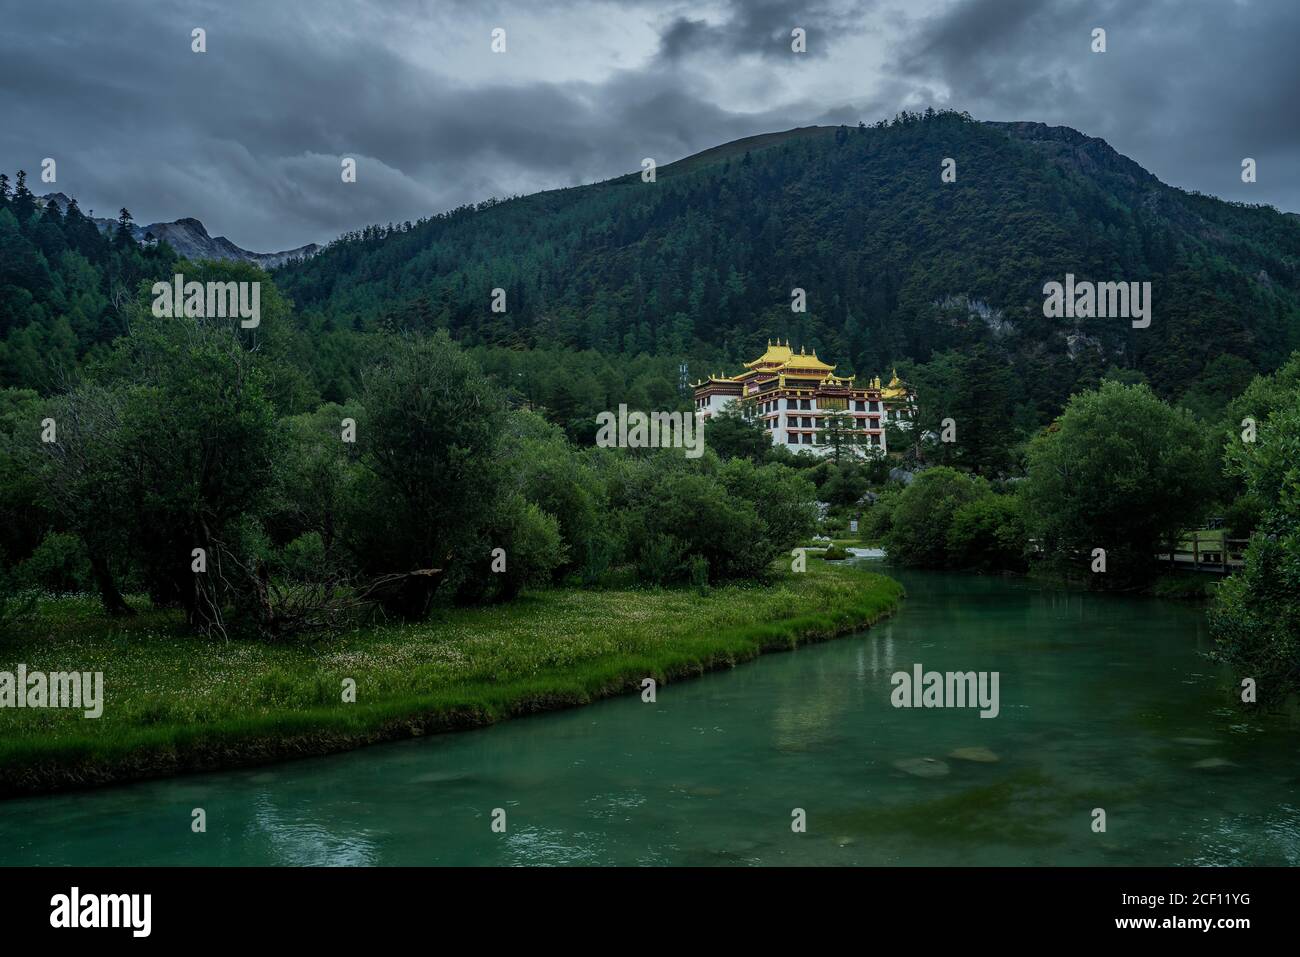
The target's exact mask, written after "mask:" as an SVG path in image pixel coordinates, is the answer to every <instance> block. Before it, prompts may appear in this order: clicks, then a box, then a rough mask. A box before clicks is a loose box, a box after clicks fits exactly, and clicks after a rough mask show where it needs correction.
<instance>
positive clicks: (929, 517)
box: [885, 466, 993, 568]
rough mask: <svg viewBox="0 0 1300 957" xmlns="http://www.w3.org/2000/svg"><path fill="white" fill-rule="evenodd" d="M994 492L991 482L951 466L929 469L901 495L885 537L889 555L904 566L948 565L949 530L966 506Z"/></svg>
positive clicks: (949, 559)
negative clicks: (990, 488) (991, 490)
mask: <svg viewBox="0 0 1300 957" xmlns="http://www.w3.org/2000/svg"><path fill="white" fill-rule="evenodd" d="M992 494H993V493H992V492H990V491H989V488H988V483H987V482H985V481H984V480H983V479H980V478H971V477H970V476H967V475H965V474H963V473H961V472H958V471H957V470H956V469H953V468H949V467H947V466H940V467H938V468H932V469H926V470H925V471H924V472H922V473H921V474H919V475H918V476H917V477H916V479H915V480H914V481H913V482H912V484H911V485H909V486H907V488H906V489H904V490H903V492H902V493H901V494H900V495H899V496H898V500H897V502H896V503H895V505H894V507H893V510H892V518H893V522H892V525H891V527H890V529H889V533H888V534H887V535H886V537H885V549H886V551H887V552H888V553H889V557H890V558H891V559H892V560H894V561H897V562H900V563H902V564H904V565H913V566H917V567H921V568H946V567H949V566H950V565H951V564H953V562H952V559H951V557H950V555H949V551H948V549H949V545H948V533H949V531H950V529H951V528H952V523H953V518H954V516H955V515H956V514H957V511H958V509H960V508H961V507H962V506H963V505H966V504H968V503H970V502H974V501H976V500H977V499H981V498H987V497H988V496H990V495H992Z"/></svg>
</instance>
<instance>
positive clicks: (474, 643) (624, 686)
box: [0, 562, 902, 796]
mask: <svg viewBox="0 0 1300 957" xmlns="http://www.w3.org/2000/svg"><path fill="white" fill-rule="evenodd" d="M901 596H902V589H901V587H900V586H899V585H898V584H897V583H896V582H894V581H893V580H892V579H888V578H885V577H883V576H880V575H873V574H871V573H868V572H865V571H862V570H860V569H858V568H853V567H835V566H830V565H826V564H825V563H822V562H811V563H809V566H808V571H807V572H806V573H805V574H801V575H794V574H787V575H785V576H784V577H782V578H780V579H779V580H778V581H777V582H776V583H775V584H773V585H771V586H767V587H762V586H752V587H742V586H728V587H723V588H716V589H713V590H712V591H710V592H709V593H708V594H706V595H700V594H698V593H697V592H694V591H689V590H644V591H642V590H610V591H582V590H577V589H554V590H548V591H541V592H536V593H530V594H527V595H525V596H524V597H522V598H521V599H519V600H517V601H515V602H512V603H510V604H507V605H501V606H496V607H489V608H474V609H458V610H449V611H444V612H441V613H438V614H436V615H435V617H434V618H432V619H431V620H429V621H427V622H423V623H420V624H418V625H409V624H408V625H397V624H393V625H384V626H381V627H370V628H366V629H358V630H355V631H352V632H350V633H347V634H345V635H342V636H339V637H336V638H331V639H329V640H326V641H321V642H318V643H316V644H314V645H311V646H306V645H295V646H269V645H265V644H261V643H257V642H240V641H230V642H223V641H219V640H207V639H202V638H198V637H195V636H193V635H190V634H188V633H186V632H185V631H184V630H183V629H182V627H181V625H180V622H179V621H178V620H177V619H176V617H175V616H174V615H173V614H171V613H161V612H156V611H142V613H141V614H140V615H139V617H138V618H135V619H132V620H131V621H129V622H126V623H118V622H110V621H109V620H107V619H105V618H103V617H102V615H101V614H100V611H99V607H98V604H97V603H96V602H95V601H93V600H91V599H88V598H87V599H82V598H69V599H62V600H58V601H47V602H43V603H42V604H41V606H40V608H39V612H38V616H37V618H36V620H35V621H34V622H32V623H30V624H29V625H27V626H26V627H24V629H23V634H22V635H20V636H18V637H17V638H16V639H11V640H9V641H8V642H7V643H5V644H4V645H3V646H0V671H14V670H15V668H16V665H17V664H18V663H20V662H21V663H24V664H26V666H27V668H28V671H29V672H32V671H43V672H58V671H81V672H85V671H91V672H94V671H102V672H103V673H104V711H103V715H102V717H100V718H97V719H87V718H84V717H83V716H82V713H81V712H80V711H71V710H60V709H38V710H32V709H22V710H13V709H8V708H6V709H3V710H0V796H12V795H15V794H30V793H40V792H47V791H54V790H61V789H66V788H75V787H84V786H90V785H96V784H105V783H111V782H117V781H125V780H132V779H139V778H146V777H157V776H162V775H168V774H176V773H181V772H185V771H196V770H208V769H214V768H221V767H233V766H239V765H247V764H258V763H263V762H267V761H275V760H282V759H286V758H292V757H299V756H304V755H310V754H324V753H328V752H332V751H341V750H346V749H349V748H354V747H359V746H361V745H365V744H370V743H373V742H377V741H387V740H393V739H396V738H403V737H410V736H414V735H421V734H426V733H433V732H438V731H447V730H455V729H462V728H471V727H476V726H480V725H484V724H488V723H491V722H494V721H498V720H501V719H504V718H509V717H514V716H518V715H523V714H529V713H533V712H538V711H546V710H551V709H555V708H563V707H570V706H574V705H579V704H585V703H587V702H590V701H594V700H596V699H598V698H602V697H608V696H610V695H614V694H620V693H625V692H630V691H634V690H637V689H639V686H640V682H641V679H642V678H644V677H647V676H653V677H655V678H656V679H657V680H658V681H659V682H660V683H661V684H663V683H668V682H671V681H674V680H677V679H681V678H685V677H690V676H692V675H697V674H701V673H703V672H704V671H708V670H711V669H715V668H723V667H729V666H732V665H735V664H737V663H739V662H742V661H746V660H748V659H750V658H753V657H755V656H756V655H759V654H761V653H763V652H765V651H773V650H781V649H788V648H793V647H795V646H796V645H799V644H803V643H806V642H810V641H816V640H820V639H825V638H830V637H833V636H835V635H838V634H842V633H844V632H847V631H850V630H853V629H855V628H859V627H862V626H864V625H868V624H870V623H872V622H874V621H876V620H877V619H879V618H880V617H882V616H884V615H886V614H888V613H890V612H891V611H892V610H893V609H894V608H895V606H896V605H897V603H898V601H899V599H900V598H901ZM347 678H351V679H353V680H354V681H355V682H356V703H354V704H346V703H344V702H343V701H342V697H343V696H342V686H343V681H344V679H347Z"/></svg>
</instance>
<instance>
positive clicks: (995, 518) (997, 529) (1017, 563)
mask: <svg viewBox="0 0 1300 957" xmlns="http://www.w3.org/2000/svg"><path fill="white" fill-rule="evenodd" d="M1027 546H1028V534H1027V533H1026V531H1025V523H1024V520H1023V519H1022V518H1021V515H1020V507H1019V503H1018V502H1017V501H1016V499H1015V498H1013V497H1012V496H1010V495H987V496H983V497H981V498H977V499H975V500H974V501H971V502H967V503H966V504H965V505H962V506H960V507H959V508H958V509H957V510H956V511H955V512H954V513H953V516H952V525H951V526H950V527H949V529H948V560H949V562H950V563H951V564H952V565H953V566H954V567H957V568H976V569H980V570H982V571H1001V570H1007V571H1023V570H1024V568H1025V566H1026V562H1025V552H1026V548H1027Z"/></svg>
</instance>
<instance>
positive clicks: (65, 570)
mask: <svg viewBox="0 0 1300 957" xmlns="http://www.w3.org/2000/svg"><path fill="white" fill-rule="evenodd" d="M16 575H17V578H18V580H19V581H21V582H22V583H24V584H26V585H28V586H31V587H33V588H40V589H43V590H45V591H50V592H55V593H57V594H66V593H69V592H84V591H89V590H91V588H92V587H93V582H92V580H91V576H90V561H89V560H88V559H87V558H86V549H85V547H84V546H83V545H82V544H81V540H80V539H79V538H77V537H76V536H75V535H69V534H67V533H66V532H50V533H49V534H48V535H46V536H45V538H44V539H42V540H41V543H40V544H39V545H37V546H36V550H35V551H34V552H32V554H31V555H30V556H28V558H27V560H26V561H24V562H23V563H22V564H21V565H20V566H19V567H18V569H17V572H16Z"/></svg>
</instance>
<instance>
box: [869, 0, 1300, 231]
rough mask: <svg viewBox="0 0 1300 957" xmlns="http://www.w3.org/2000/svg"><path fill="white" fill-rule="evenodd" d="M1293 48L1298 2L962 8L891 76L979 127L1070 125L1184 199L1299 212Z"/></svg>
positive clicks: (937, 20) (934, 25)
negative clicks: (1253, 167)
mask: <svg viewBox="0 0 1300 957" xmlns="http://www.w3.org/2000/svg"><path fill="white" fill-rule="evenodd" d="M1097 27H1100V28H1102V29H1104V30H1106V46H1107V50H1106V52H1105V53H1093V52H1092V51H1091V34H1092V30H1093V29H1094V28H1097ZM1297 36H1300V4H1294V3H1272V2H1265V0H1254V2H1251V0H1240V2H1232V3H1228V2H1225V3H1185V2H1182V0H1155V2H1148V3H1128V2H1119V0H1115V2H1110V3H1095V2H1082V0H1055V2H1052V0H1049V2H1030V0H966V2H961V3H956V4H953V5H950V6H947V7H945V8H943V9H942V10H941V11H940V12H938V13H937V14H935V15H934V16H932V17H929V18H926V19H924V20H923V21H921V22H920V23H919V24H918V26H917V29H916V30H915V32H914V33H913V34H912V35H911V36H910V37H909V38H908V39H907V40H906V42H905V43H904V44H903V45H902V46H901V48H900V49H899V51H898V52H897V54H896V57H895V59H894V62H893V63H892V64H891V66H892V68H893V69H894V70H895V71H897V73H898V74H899V75H902V76H907V77H923V78H925V80H926V82H928V83H931V84H934V83H936V82H937V83H939V84H941V85H942V88H943V89H944V90H945V91H946V92H945V94H944V95H943V97H942V102H944V103H945V104H947V105H952V106H954V107H956V108H959V109H965V110H969V111H970V112H971V113H972V114H974V115H975V116H977V117H979V118H982V119H1008V120H1011V119H1015V120H1022V119H1033V120H1038V121H1041V122H1045V123H1050V124H1053V125H1061V126H1072V127H1074V128H1075V129H1079V130H1082V131H1083V132H1085V133H1088V134H1090V135H1092V136H1100V137H1102V138H1103V139H1105V140H1107V141H1108V142H1109V143H1110V144H1111V145H1112V146H1114V147H1115V148H1116V149H1117V150H1119V151H1120V152H1122V153H1124V154H1126V155H1128V156H1130V157H1131V158H1133V159H1135V160H1136V161H1137V162H1139V163H1140V164H1141V165H1143V166H1144V167H1146V168H1147V169H1149V170H1151V172H1153V173H1155V174H1156V175H1157V176H1159V177H1160V178H1161V179H1163V180H1164V181H1166V182H1168V183H1171V184H1173V185H1175V186H1181V187H1183V188H1186V189H1198V190H1201V191H1203V192H1208V193H1212V194H1214V195H1216V196H1221V197H1224V198H1227V199H1234V200H1239V201H1243V202H1256V203H1259V202H1265V203H1272V204H1274V205H1276V206H1278V207H1279V208H1281V209H1285V210H1292V211H1294V210H1300V181H1297V180H1296V178H1295V177H1294V176H1292V175H1291V171H1292V170H1294V169H1296V168H1297V161H1298V160H1300V122H1297V120H1296V110H1295V106H1294V103H1293V100H1294V91H1295V90H1296V89H1298V88H1300V58H1297V57H1296V56H1295V54H1294V46H1295V38H1296V37H1297ZM1247 156H1250V157H1253V158H1255V159H1256V160H1257V161H1258V162H1259V170H1260V179H1259V182H1257V183H1255V184H1253V185H1248V184H1245V183H1242V182H1241V175H1240V174H1241V161H1242V159H1243V158H1244V157H1247Z"/></svg>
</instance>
